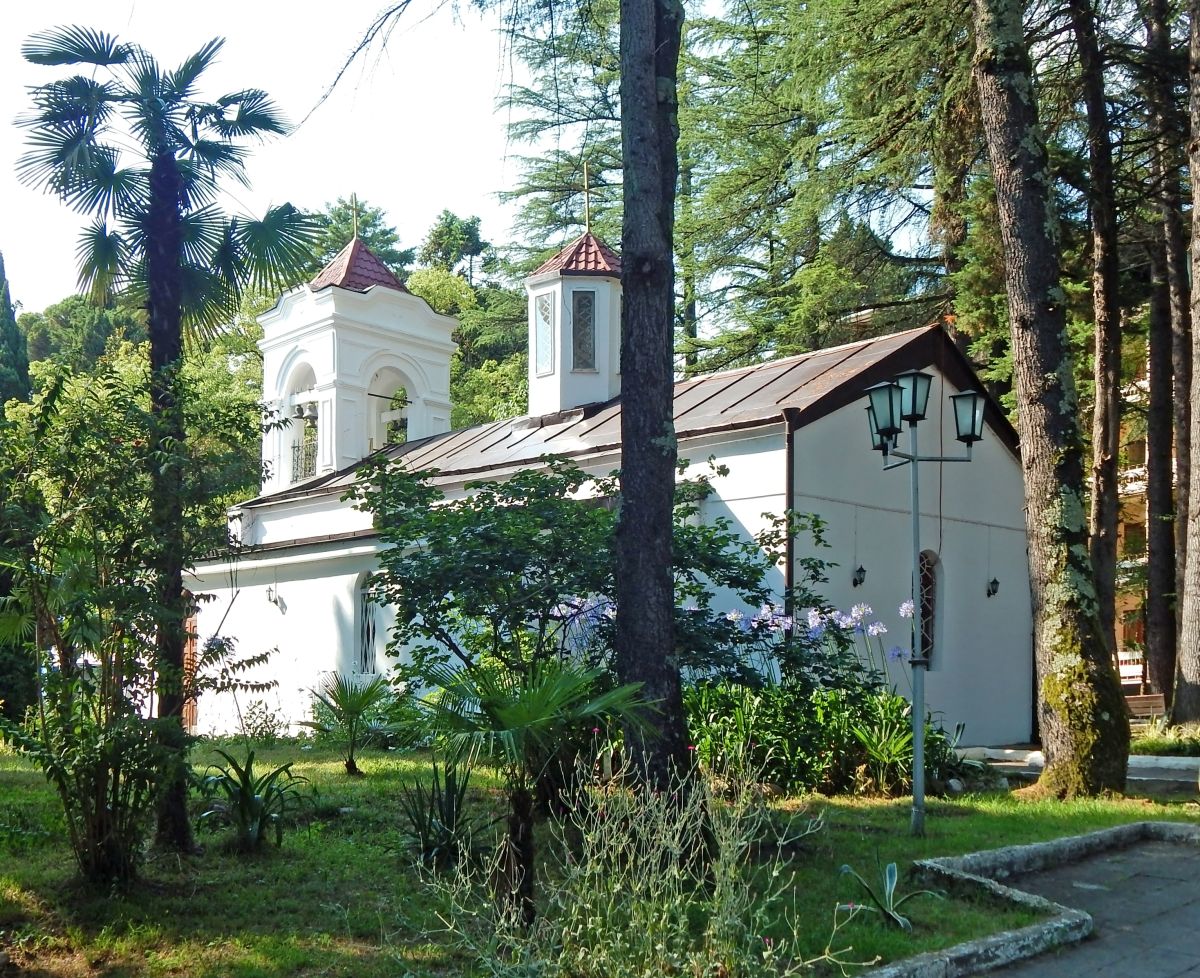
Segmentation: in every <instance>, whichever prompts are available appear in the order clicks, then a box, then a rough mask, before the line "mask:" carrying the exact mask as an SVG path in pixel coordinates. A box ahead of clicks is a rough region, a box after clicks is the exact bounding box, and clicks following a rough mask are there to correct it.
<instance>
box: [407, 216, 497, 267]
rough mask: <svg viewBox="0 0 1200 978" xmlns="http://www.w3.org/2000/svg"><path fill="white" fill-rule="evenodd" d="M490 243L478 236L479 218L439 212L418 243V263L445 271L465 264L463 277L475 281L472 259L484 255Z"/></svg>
mask: <svg viewBox="0 0 1200 978" xmlns="http://www.w3.org/2000/svg"><path fill="white" fill-rule="evenodd" d="M490 248H491V245H490V244H488V242H486V241H484V240H483V238H481V237H480V232H479V218H478V217H468V218H461V217H458V216H457V215H455V214H453V213H451V212H450V211H442V213H441V214H439V215H438V218H437V220H436V221H435V222H434V224H433V227H431V228H430V229H429V233H428V234H427V235H426V236H425V241H424V243H423V244H422V245H421V263H422V264H423V265H428V266H431V267H433V268H440V269H442V270H444V271H447V272H454V271H456V270H457V269H458V268H459V267H460V266H461V265H462V263H463V262H466V263H467V268H466V275H465V278H466V280H467V282H468V283H470V284H474V282H475V262H476V259H480V258H481V257H482V256H484V255H485V254H486V253H487V252H488V250H489V249H490Z"/></svg>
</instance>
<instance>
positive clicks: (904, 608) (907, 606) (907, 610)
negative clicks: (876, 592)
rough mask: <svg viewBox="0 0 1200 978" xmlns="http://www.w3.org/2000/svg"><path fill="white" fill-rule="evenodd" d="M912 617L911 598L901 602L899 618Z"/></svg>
mask: <svg viewBox="0 0 1200 978" xmlns="http://www.w3.org/2000/svg"><path fill="white" fill-rule="evenodd" d="M912 616H913V602H912V598H909V599H907V600H906V601H901V602H900V617H901V618H911V617H912Z"/></svg>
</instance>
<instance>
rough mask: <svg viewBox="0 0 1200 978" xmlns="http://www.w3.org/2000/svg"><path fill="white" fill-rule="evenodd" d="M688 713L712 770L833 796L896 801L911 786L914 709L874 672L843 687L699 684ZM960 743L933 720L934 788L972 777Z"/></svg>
mask: <svg viewBox="0 0 1200 978" xmlns="http://www.w3.org/2000/svg"><path fill="white" fill-rule="evenodd" d="M684 707H685V709H686V711H687V717H688V729H689V730H690V731H691V736H692V743H693V744H694V745H695V748H696V753H697V756H698V758H699V759H700V762H701V763H702V764H703V765H704V767H705V768H706V769H707V770H710V771H715V772H720V771H723V770H725V769H727V768H729V767H730V766H731V765H733V766H737V765H744V766H748V767H751V768H753V769H754V770H757V771H760V772H761V773H762V776H763V777H764V778H765V779H766V780H767V781H769V782H771V783H773V784H776V785H778V786H780V787H781V788H783V789H784V790H786V791H821V792H824V793H827V794H841V793H846V792H851V791H853V792H866V793H869V794H882V795H896V794H901V793H903V791H904V790H906V788H907V786H908V785H909V784H910V783H911V780H912V763H913V749H912V717H911V707H910V705H909V703H908V700H906V699H905V698H904V697H903V696H900V695H899V694H897V693H895V692H893V691H892V690H890V689H888V688H886V687H883V686H880V685H879V684H878V681H877V680H876V679H874V678H873V677H872V676H871V675H870V674H869V673H863V674H859V675H857V676H856V675H855V674H854V673H853V672H851V671H848V672H846V673H844V678H843V679H841V680H839V681H838V683H837V685H836V686H830V685H826V684H823V683H818V684H815V685H814V684H812V683H805V682H799V681H796V680H794V679H785V680H784V681H783V682H779V683H774V682H770V683H767V684H765V685H764V686H762V687H760V688H752V687H747V686H743V685H739V684H736V683H731V682H728V681H725V682H716V683H700V684H696V685H691V686H688V687H685V689H684ZM956 743H957V737H956V736H952V735H950V734H947V733H946V731H945V730H943V729H942V728H941V727H940V726H939V725H938V724H937V723H936V722H934V720H933V719H932V718H929V719H927V720H926V724H925V749H926V772H927V774H928V775H929V778H930V782H931V784H933V783H935V782H944V781H945V780H947V779H949V778H950V777H963V776H965V775H967V774H968V773H969V769H968V768H967V767H966V766H964V762H961V761H960V760H959V759H958V756H957V754H955V752H954V745H955V744H956ZM976 773H977V772H976Z"/></svg>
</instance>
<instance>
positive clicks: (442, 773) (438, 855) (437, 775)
mask: <svg viewBox="0 0 1200 978" xmlns="http://www.w3.org/2000/svg"><path fill="white" fill-rule="evenodd" d="M470 783H471V769H470V768H469V767H463V768H460V767H459V766H458V765H457V764H454V763H448V764H446V765H445V766H444V767H439V766H438V765H437V764H434V765H433V778H432V780H431V781H430V783H429V786H428V787H426V786H425V785H424V784H422V783H421V782H420V781H416V782H414V783H413V784H411V785H408V784H404V785H401V787H400V812H401V814H403V815H404V818H405V819H406V821H407V822H408V825H409V829H410V832H411V835H412V839H413V842H414V844H415V848H416V850H417V855H418V856H419V858H420V860H421V862H422V863H424V864H425V865H426V866H432V867H433V868H435V869H439V870H445V869H450V868H452V867H453V866H454V865H455V864H456V863H457V862H458V860H459V859H460V858H461V857H462V856H463V855H465V854H467V853H468V852H470V849H471V843H472V839H473V837H474V835H475V832H476V831H477V830H481V829H483V828H486V827H487V825H488V824H491V823H487V822H486V821H485V820H484V819H483V818H482V817H476V818H472V817H471V816H470V814H469V813H468V811H467V788H468V786H469V785H470Z"/></svg>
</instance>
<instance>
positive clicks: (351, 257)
mask: <svg viewBox="0 0 1200 978" xmlns="http://www.w3.org/2000/svg"><path fill="white" fill-rule="evenodd" d="M331 285H337V286H340V287H341V288H343V289H351V290H352V291H354V292H366V291H367V289H369V288H371V287H372V286H373V285H381V286H383V287H384V288H385V289H395V290H396V291H398V292H407V291H408V289H406V288H405V287H404V283H403V282H401V281H400V279H398V278H397V277H396V276H395V274H393V272H392V270H391V269H390V268H388V267H387V265H385V264H384V263H383V262H382V261H381V260H380V259H379V258H378V257H377V256H376V255H375V253H374V252H373V251H371V249H370V248H368V247H367V246H366V245H365V244H363V242H362V239H361V238H358V237H356V238H355V239H354V240H353V241H351V242H350V243H349V244H348V245H346V247H345V248H343V249H342V250H341V251H339V252H338V253H337V255H336V256H335V257H334V259H333V260H332V261H331V262H330V263H329V264H328V265H326V266H325V267H324V268H323V269H321V271H320V272H318V273H317V277H316V278H314V279H313V280H312V281H311V282H309V283H308V287H309V288H310V289H312V290H313V291H314V292H319V291H320V290H321V289H325V288H328V287H329V286H331Z"/></svg>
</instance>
